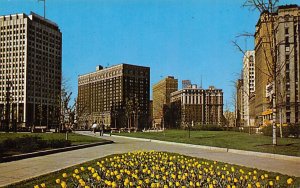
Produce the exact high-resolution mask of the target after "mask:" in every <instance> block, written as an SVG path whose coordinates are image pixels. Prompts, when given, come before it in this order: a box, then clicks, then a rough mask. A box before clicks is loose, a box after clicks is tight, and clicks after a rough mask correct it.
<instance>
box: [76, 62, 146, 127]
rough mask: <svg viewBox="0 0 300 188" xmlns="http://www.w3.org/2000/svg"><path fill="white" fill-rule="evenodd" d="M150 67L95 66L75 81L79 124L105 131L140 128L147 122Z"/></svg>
mask: <svg viewBox="0 0 300 188" xmlns="http://www.w3.org/2000/svg"><path fill="white" fill-rule="evenodd" d="M149 83H150V68H149V67H143V66H136V65H129V64H119V65H115V66H112V67H108V68H104V69H103V68H102V67H101V66H98V67H97V69H96V72H92V73H88V74H85V75H81V76H79V78H78V99H77V103H78V107H77V114H78V123H79V125H80V126H83V127H85V128H88V127H90V126H91V125H92V123H94V122H96V123H98V124H102V123H103V124H104V125H105V127H106V128H129V129H143V128H146V127H147V126H148V123H149V115H150V112H149V102H150V93H149V92H150V91H149V90H150V85H149Z"/></svg>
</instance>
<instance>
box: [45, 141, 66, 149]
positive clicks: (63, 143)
mask: <svg viewBox="0 0 300 188" xmlns="http://www.w3.org/2000/svg"><path fill="white" fill-rule="evenodd" d="M47 145H48V147H50V148H61V147H68V146H71V141H70V140H62V139H60V140H48V141H47Z"/></svg>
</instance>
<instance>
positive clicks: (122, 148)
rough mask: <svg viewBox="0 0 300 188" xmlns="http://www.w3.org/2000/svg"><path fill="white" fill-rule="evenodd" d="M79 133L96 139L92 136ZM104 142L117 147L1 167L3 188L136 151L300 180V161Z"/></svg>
mask: <svg viewBox="0 0 300 188" xmlns="http://www.w3.org/2000/svg"><path fill="white" fill-rule="evenodd" d="M77 133H79V134H85V135H90V136H95V135H94V134H92V133H90V132H77ZM97 136H98V135H97ZM104 139H106V140H112V141H114V142H115V143H114V144H108V145H102V146H95V147H90V148H85V149H79V150H74V151H68V152H62V153H57V154H51V155H47V156H41V157H35V158H30V159H24V160H20V161H15V162H8V163H1V164H0V171H1V174H0V187H2V186H5V185H9V184H12V183H16V182H19V181H22V180H26V179H30V178H33V177H37V176H40V175H43V174H47V173H50V172H53V171H57V170H60V169H63V168H66V167H69V166H73V165H75V164H79V163H83V162H86V161H90V160H93V159H96V158H100V157H104V156H107V155H110V154H115V153H124V152H129V151H136V150H157V151H168V152H175V153H180V154H184V155H188V156H193V157H199V158H205V159H210V160H217V161H222V162H226V163H231V164H236V165H242V166H247V167H253V168H258V169H262V170H267V171H273V172H279V173H282V174H287V175H290V176H297V177H300V162H298V161H288V160H281V159H272V158H266V157H254V156H249V155H241V154H236V153H228V152H224V151H214V150H207V149H200V148H193V147H186V146H182V145H176V144H165V143H154V142H149V141H141V140H137V139H129V138H121V137H114V136H111V137H110V136H104Z"/></svg>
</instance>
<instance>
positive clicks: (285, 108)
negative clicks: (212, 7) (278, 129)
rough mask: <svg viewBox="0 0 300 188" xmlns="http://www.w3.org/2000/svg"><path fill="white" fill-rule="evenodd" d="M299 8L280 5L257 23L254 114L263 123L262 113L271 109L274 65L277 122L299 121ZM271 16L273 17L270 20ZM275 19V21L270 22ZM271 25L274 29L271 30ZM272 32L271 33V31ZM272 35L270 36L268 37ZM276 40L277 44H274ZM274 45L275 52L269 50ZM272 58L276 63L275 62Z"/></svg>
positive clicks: (265, 14)
mask: <svg viewBox="0 0 300 188" xmlns="http://www.w3.org/2000/svg"><path fill="white" fill-rule="evenodd" d="M299 13H300V8H299V6H297V5H286V6H279V7H278V9H277V11H276V12H274V13H272V14H268V13H267V12H264V13H262V14H261V15H260V18H259V20H258V22H257V25H256V33H255V64H256V70H255V108H256V109H255V115H256V119H257V120H258V122H256V124H262V118H261V117H262V114H263V113H264V112H267V111H269V109H270V108H272V104H270V101H269V100H268V97H267V95H268V92H269V91H268V92H267V90H270V88H274V87H272V85H273V84H274V80H273V78H274V76H270V75H274V71H272V70H273V69H274V66H276V85H275V86H276V87H275V91H273V92H275V96H276V106H277V109H276V111H277V114H276V119H277V120H276V121H277V122H279V119H281V120H282V122H283V123H287V124H289V123H299V121H300V112H299V109H300V104H299V102H300V95H299V87H300V85H299V84H300V76H299V73H300V63H299V61H300V60H299V59H300V58H299V51H300V47H299V45H300V44H299V38H300V37H299V36H300V34H299V33H300V32H299V31H300V30H299V29H300V24H299V20H300V16H299ZM271 18H272V19H271ZM271 20H274V22H271ZM272 26H273V27H274V29H273V30H272V29H271V28H272ZM272 31H273V33H274V34H275V35H272V34H271V32H272ZM269 36H271V37H269ZM274 42H276V43H274ZM274 46H276V50H277V51H276V55H274V56H272V53H271V52H272V50H274ZM275 60H277V61H276V64H275Z"/></svg>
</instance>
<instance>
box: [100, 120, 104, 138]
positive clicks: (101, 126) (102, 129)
mask: <svg viewBox="0 0 300 188" xmlns="http://www.w3.org/2000/svg"><path fill="white" fill-rule="evenodd" d="M103 132H104V123H103V122H101V125H100V136H103Z"/></svg>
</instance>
